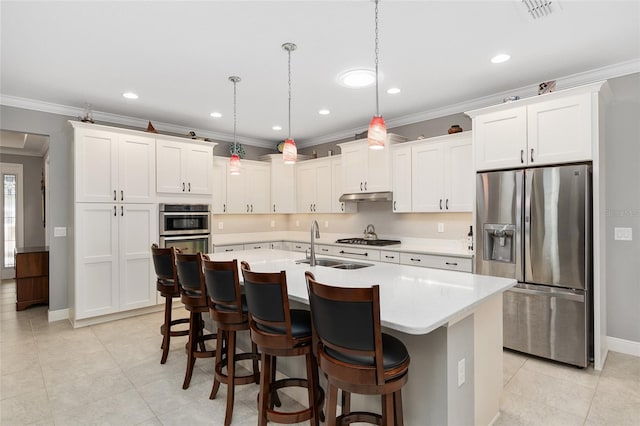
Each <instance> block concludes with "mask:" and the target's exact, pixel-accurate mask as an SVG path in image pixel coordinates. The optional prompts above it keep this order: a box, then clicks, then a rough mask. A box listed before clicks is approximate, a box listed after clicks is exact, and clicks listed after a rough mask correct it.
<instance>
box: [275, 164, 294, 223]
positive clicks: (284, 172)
mask: <svg viewBox="0 0 640 426" xmlns="http://www.w3.org/2000/svg"><path fill="white" fill-rule="evenodd" d="M269 157H270V159H271V208H270V212H271V213H295V212H296V166H295V165H294V164H285V163H284V161H283V160H282V155H281V154H270V155H269Z"/></svg>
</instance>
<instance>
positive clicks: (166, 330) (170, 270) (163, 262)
mask: <svg viewBox="0 0 640 426" xmlns="http://www.w3.org/2000/svg"><path fill="white" fill-rule="evenodd" d="M151 255H152V256H153V266H154V268H155V270H156V276H157V277H158V280H157V282H156V289H157V290H158V291H159V292H160V296H162V297H164V299H165V302H164V323H163V324H162V326H160V333H161V334H162V345H161V346H160V348H161V349H162V358H161V359H160V364H164V363H165V362H167V356H168V355H169V344H170V341H171V338H172V337H175V336H186V335H188V334H189V330H172V329H171V328H172V327H173V326H176V325H178V324H185V323H188V322H189V320H188V319H187V318H180V319H177V320H172V319H171V312H172V311H173V308H172V302H173V299H174V298H177V297H180V283H179V281H178V271H177V269H176V249H175V248H174V247H169V248H159V247H158V245H157V244H153V245H152V246H151Z"/></svg>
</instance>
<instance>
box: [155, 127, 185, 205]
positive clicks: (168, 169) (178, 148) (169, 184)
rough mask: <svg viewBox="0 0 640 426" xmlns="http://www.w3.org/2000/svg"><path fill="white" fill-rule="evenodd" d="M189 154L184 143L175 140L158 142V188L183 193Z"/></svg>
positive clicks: (161, 190)
mask: <svg viewBox="0 0 640 426" xmlns="http://www.w3.org/2000/svg"><path fill="white" fill-rule="evenodd" d="M185 155H187V153H186V152H185V150H184V149H183V147H182V145H181V144H179V143H176V142H173V141H163V140H161V139H158V140H157V142H156V190H157V191H158V192H168V193H173V194H183V193H184V192H185V190H186V186H187V183H186V182H185V180H184V178H183V176H182V168H183V164H184V163H185V162H186V159H185V158H184V156H185Z"/></svg>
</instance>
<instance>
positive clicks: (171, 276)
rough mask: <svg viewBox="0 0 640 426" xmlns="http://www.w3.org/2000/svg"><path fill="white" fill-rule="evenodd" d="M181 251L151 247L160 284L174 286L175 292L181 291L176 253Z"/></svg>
mask: <svg viewBox="0 0 640 426" xmlns="http://www.w3.org/2000/svg"><path fill="white" fill-rule="evenodd" d="M179 252H180V251H179V250H178V249H176V248H174V247H167V248H159V247H158V245H157V244H152V245H151V256H152V257H153V267H154V268H155V271H156V277H157V281H158V283H159V284H164V285H173V289H174V291H176V292H178V291H180V284H179V281H178V273H177V270H176V253H179Z"/></svg>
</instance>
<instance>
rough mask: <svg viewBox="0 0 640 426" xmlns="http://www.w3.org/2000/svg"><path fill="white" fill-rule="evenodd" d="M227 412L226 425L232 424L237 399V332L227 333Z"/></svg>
mask: <svg viewBox="0 0 640 426" xmlns="http://www.w3.org/2000/svg"><path fill="white" fill-rule="evenodd" d="M225 334H226V336H227V412H226V414H225V416H224V425H225V426H229V425H230V424H231V418H232V417H233V401H234V398H235V375H236V360H235V359H234V358H235V355H236V332H235V331H234V330H230V331H227V332H226V333H225Z"/></svg>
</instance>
